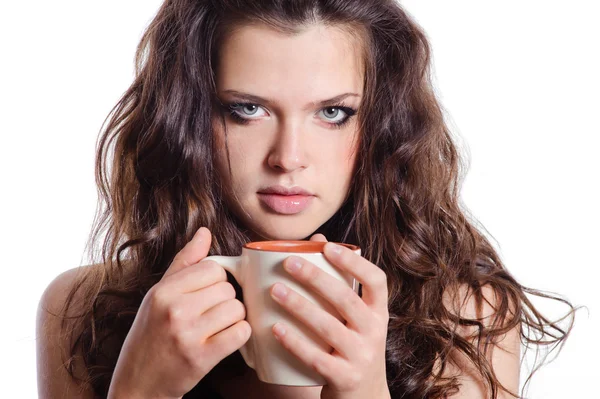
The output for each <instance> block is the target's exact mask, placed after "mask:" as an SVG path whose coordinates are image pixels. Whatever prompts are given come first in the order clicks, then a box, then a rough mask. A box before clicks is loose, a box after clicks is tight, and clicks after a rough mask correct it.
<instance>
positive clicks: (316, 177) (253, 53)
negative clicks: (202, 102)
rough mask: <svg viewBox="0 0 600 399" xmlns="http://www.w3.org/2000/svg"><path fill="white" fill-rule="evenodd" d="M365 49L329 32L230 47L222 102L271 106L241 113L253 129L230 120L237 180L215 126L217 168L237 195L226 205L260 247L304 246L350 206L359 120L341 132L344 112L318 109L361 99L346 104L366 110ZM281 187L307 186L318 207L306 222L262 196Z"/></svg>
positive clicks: (267, 37) (255, 37)
mask: <svg viewBox="0 0 600 399" xmlns="http://www.w3.org/2000/svg"><path fill="white" fill-rule="evenodd" d="M356 47H357V46H356V44H355V43H353V40H351V38H350V37H349V36H348V34H346V33H344V32H342V31H341V30H339V29H334V28H325V27H323V26H321V25H317V26H313V27H311V28H309V29H307V30H306V31H304V32H303V33H301V34H299V35H297V36H285V35H282V34H281V33H278V32H276V31H274V30H271V29H269V28H267V27H263V26H247V27H242V28H240V29H239V30H237V31H236V32H235V33H233V34H232V36H230V37H229V38H228V39H227V40H226V41H225V42H224V43H223V44H222V47H221V54H220V59H219V68H218V70H217V96H218V97H219V99H220V101H221V102H222V103H224V104H231V103H235V102H236V101H240V100H241V98H240V97H237V96H235V95H234V94H232V93H230V92H228V91H229V90H235V91H238V92H243V93H250V94H253V95H256V96H260V97H262V98H265V99H269V100H271V102H269V103H266V102H261V103H256V105H258V108H248V107H246V109H245V110H244V109H238V111H237V112H238V114H241V115H242V116H243V117H245V118H247V119H251V121H250V124H248V125H240V124H238V123H236V122H235V121H234V120H233V119H232V118H231V117H230V116H229V115H228V113H227V111H226V125H227V146H228V148H229V156H230V162H231V171H232V174H231V175H229V170H228V164H227V152H226V147H225V133H224V129H223V127H222V126H221V125H220V123H217V122H216V121H215V131H216V135H217V137H216V138H217V140H216V141H217V166H218V168H219V169H220V171H221V176H223V177H224V179H225V180H226V186H227V187H229V188H230V191H229V193H228V195H227V198H226V199H227V202H228V204H229V205H230V206H231V208H232V209H233V210H234V211H235V213H236V214H237V215H238V217H240V218H241V219H242V221H243V223H244V224H245V225H246V226H247V227H249V228H250V229H251V230H252V231H253V233H254V238H256V239H304V238H305V237H308V236H309V235H310V234H311V233H312V232H313V231H315V230H316V229H317V228H318V227H319V226H320V225H321V224H323V223H325V222H326V221H327V220H328V219H329V218H331V216H333V214H334V213H335V212H336V211H337V210H338V209H339V208H340V206H341V205H342V203H343V201H344V199H345V198H346V195H347V193H348V188H349V185H350V181H351V177H352V171H353V168H354V164H355V160H356V149H357V147H356V146H357V138H358V131H357V128H356V126H357V123H356V116H353V117H351V118H350V120H349V123H347V124H346V125H345V126H343V127H342V128H341V129H338V128H335V127H333V126H332V125H331V124H332V123H333V122H336V121H339V120H341V119H344V118H345V114H344V112H343V111H341V110H338V111H332V110H329V111H328V110H327V108H325V107H323V106H321V105H318V104H311V102H319V101H322V100H326V99H330V98H332V97H335V96H337V95H340V94H343V93H355V94H357V96H349V97H347V98H346V99H345V100H344V103H345V105H346V106H348V107H351V108H354V109H358V107H359V104H360V100H361V97H362V94H363V76H364V75H363V71H362V67H361V52H360V51H358V50H357V49H356ZM265 49H268V51H265ZM340 66H343V67H340ZM336 113H337V114H336ZM248 114H250V115H248ZM249 149H251V150H249ZM276 184H279V185H282V186H285V187H293V186H300V187H302V188H304V189H305V190H308V191H310V192H311V193H313V194H314V195H315V198H314V199H313V201H312V204H311V205H310V206H309V208H308V209H306V210H304V211H302V212H300V213H298V214H295V215H282V214H277V213H275V212H273V211H272V210H270V209H269V208H267V207H266V206H265V205H263V204H262V203H261V202H260V200H259V198H258V196H257V191H258V190H259V189H260V188H261V187H265V186H271V185H276Z"/></svg>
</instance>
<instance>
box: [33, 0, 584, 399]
mask: <svg viewBox="0 0 600 399" xmlns="http://www.w3.org/2000/svg"><path fill="white" fill-rule="evenodd" d="M429 61H430V49H429V45H428V43H427V40H426V38H425V36H424V34H423V32H422V31H421V30H420V29H419V28H418V26H417V25H416V24H415V23H414V22H413V21H412V20H411V19H410V18H409V16H407V14H406V13H405V12H404V11H403V10H402V9H401V8H400V6H399V5H398V4H397V3H395V2H393V1H381V0H376V1H375V0H344V1H339V0H320V1H317V0H315V1H300V0H298V1H283V0H264V1H259V2H257V1H253V0H245V1H244V0H236V1H229V0H222V1H217V0H201V1H186V0H177V1H173V0H166V1H165V3H164V4H163V6H162V7H161V9H160V11H159V12H158V14H157V15H156V17H155V19H154V20H153V21H152V23H151V24H150V26H149V28H148V30H147V31H146V32H145V35H144V36H143V38H142V41H141V43H140V45H139V48H138V52H137V74H136V79H135V81H134V82H133V84H132V85H131V87H130V88H129V89H128V90H127V92H126V93H125V95H124V96H123V98H122V99H121V101H120V102H119V103H118V104H117V106H116V107H115V109H113V112H112V113H111V114H112V117H111V119H110V121H109V124H108V126H107V128H106V130H105V131H104V134H103V136H102V138H101V142H100V146H99V152H98V156H97V182H98V185H99V187H100V189H101V193H102V197H103V200H104V201H106V205H107V207H106V209H105V210H104V212H103V213H101V215H100V216H101V217H100V219H98V220H97V224H96V226H95V230H94V232H93V234H92V236H91V238H90V243H91V244H92V245H96V244H97V243H98V241H99V240H98V236H99V234H100V232H101V231H103V229H104V228H106V233H107V234H106V237H105V239H104V243H103V247H102V249H103V250H102V259H101V260H100V261H99V262H98V263H96V262H93V263H95V264H93V265H91V266H87V267H85V268H80V269H73V270H70V271H68V272H65V273H63V274H62V275H60V276H59V277H57V278H56V279H55V280H54V281H53V282H52V283H51V284H50V286H49V287H48V288H47V289H46V291H45V293H44V296H43V297H42V300H41V302H40V312H39V316H38V317H39V319H38V331H39V334H40V335H39V336H40V339H39V341H38V342H39V345H38V364H39V391H40V396H41V397H59V396H60V397H90V398H91V397H107V396H108V397H112V398H181V397H184V398H210V397H214V398H242V397H243V398H336V399H355V398H356V399H364V398H369V399H371V398H372V399H377V398H444V397H452V398H484V397H486V398H487V397H493V398H509V397H517V396H518V395H519V392H518V390H519V385H520V381H519V372H520V359H521V355H522V354H521V352H520V347H521V343H523V344H529V343H536V344H544V345H549V346H550V348H555V347H556V346H558V345H560V344H561V343H563V342H564V340H565V339H566V337H567V336H568V333H569V331H570V329H571V327H572V324H573V316H574V309H573V307H572V306H571V305H570V303H568V302H567V301H565V300H563V299H560V298H556V297H550V296H547V295H546V294H543V293H540V292H538V291H535V290H533V289H530V288H527V287H524V286H522V285H520V284H519V283H518V282H517V281H516V280H515V278H514V277H513V276H511V274H510V273H509V272H508V271H507V270H506V268H505V267H504V266H503V264H502V262H501V261H500V258H499V256H498V255H497V253H496V252H495V251H494V249H493V248H492V246H491V245H490V243H489V242H488V241H487V240H486V238H485V237H484V236H483V235H482V234H481V233H480V232H479V231H478V230H477V229H476V228H475V227H474V225H473V223H472V221H470V220H469V219H468V218H467V216H466V214H465V211H463V210H462V208H461V206H460V202H459V183H460V181H459V180H460V175H459V172H460V166H461V163H460V158H459V154H458V153H457V150H456V148H455V146H454V144H453V141H452V139H451V136H450V134H449V132H448V129H447V127H446V126H445V124H444V120H443V117H442V113H441V111H440V107H439V105H438V103H437V100H436V98H435V96H434V94H433V91H432V87H431V83H430V81H429ZM109 155H110V156H112V158H111V159H110V160H108V159H107V156H109ZM109 166H112V168H111V170H110V173H109V168H108V167H109ZM275 239H312V240H329V241H336V242H348V243H353V244H357V245H359V246H360V247H361V249H362V254H363V257H360V256H353V254H351V253H349V252H348V251H342V252H341V253H339V254H338V253H336V252H335V251H334V249H335V246H333V245H331V244H328V245H326V250H325V255H326V257H327V258H328V259H330V261H331V262H332V263H333V264H334V265H336V266H337V267H339V268H340V269H342V270H345V271H347V272H349V273H351V274H352V275H354V276H355V277H356V278H357V279H358V280H359V281H360V282H361V284H362V290H361V292H360V293H359V295H357V294H356V293H354V292H353V291H352V290H349V289H343V288H344V287H342V286H340V285H336V284H335V282H333V280H331V279H328V278H327V276H326V275H324V274H323V273H318V270H315V268H314V266H312V265H311V264H310V263H307V262H301V264H300V266H301V268H300V270H299V271H297V272H290V273H291V274H292V276H294V278H296V279H298V280H299V281H301V282H302V283H303V284H305V285H306V286H307V287H309V288H310V289H312V290H314V291H315V292H317V293H319V294H320V295H323V296H324V297H325V298H326V299H327V300H328V301H330V302H331V303H332V304H333V305H334V306H336V308H338V309H339V310H340V311H341V313H342V314H346V315H347V317H346V318H347V320H346V323H345V324H342V323H340V322H338V321H337V320H335V321H333V320H331V318H327V317H326V315H325V314H324V312H319V311H317V310H315V309H314V308H311V307H310V304H307V303H306V300H305V299H304V298H302V297H301V296H299V295H298V294H297V293H295V292H293V291H290V290H287V295H284V296H283V297H282V298H283V299H278V300H277V301H278V302H279V303H280V304H281V306H282V307H283V308H284V309H286V311H288V312H291V313H292V314H293V315H294V316H295V317H297V318H298V319H299V320H300V321H301V322H303V323H305V324H306V325H307V326H308V327H310V328H312V329H314V330H315V331H317V332H318V333H319V334H320V335H321V336H322V337H324V338H327V339H328V340H330V341H331V343H332V347H333V348H334V350H333V352H332V353H324V352H322V351H320V350H319V349H318V348H315V347H313V346H311V345H310V344H309V343H308V342H306V341H303V340H302V339H300V338H299V337H298V336H297V335H296V334H295V332H294V330H293V329H292V328H287V329H286V332H285V333H283V334H282V333H278V330H277V329H276V328H274V329H273V334H275V335H276V337H277V338H278V339H279V341H280V342H281V344H282V345H283V346H284V347H285V348H286V349H287V350H289V351H290V352H291V353H292V354H293V355H295V356H297V357H298V358H299V359H300V360H301V361H303V362H305V363H306V364H308V365H309V366H310V367H314V368H315V370H316V371H317V372H319V373H320V374H322V375H323V376H324V377H325V379H326V381H327V384H326V385H324V386H323V387H321V386H317V387H287V386H277V385H271V384H266V383H263V382H261V381H259V380H258V379H257V377H256V374H255V373H254V370H252V369H250V368H248V367H247V366H246V365H245V364H244V362H243V360H242V358H241V356H240V354H239V351H238V349H239V348H240V347H241V346H242V345H243V344H244V343H245V342H246V341H247V340H248V338H249V336H250V334H251V328H250V326H249V324H248V323H247V322H246V321H245V320H244V318H245V308H244V306H243V303H242V300H243V297H242V292H241V290H240V287H239V286H238V285H237V284H236V282H235V281H234V280H233V279H232V278H231V276H230V275H228V274H227V273H226V272H225V271H224V269H223V268H222V267H221V266H220V265H218V264H216V263H214V262H207V263H203V264H201V265H200V264H198V263H199V261H200V260H202V259H203V258H204V257H206V256H207V255H209V254H211V255H212V254H222V255H237V254H239V252H240V249H241V247H242V245H243V244H244V243H246V242H248V241H255V240H275ZM293 261H294V259H288V260H287V261H286V266H291V265H292V264H294V262H293ZM80 271H81V273H79V272H80ZM276 291H277V290H276V289H275V287H272V288H271V290H270V293H271V295H273V297H274V298H275V294H276ZM526 293H529V294H534V295H540V296H545V297H549V298H553V299H556V300H560V301H563V302H565V303H567V304H568V305H569V306H571V312H569V314H568V315H567V316H570V317H571V318H570V319H569V323H568V325H567V327H566V328H562V327H561V326H560V325H558V324H556V323H555V322H552V321H549V320H547V319H546V318H544V316H542V315H541V314H540V313H539V312H538V311H537V310H536V309H535V307H534V306H533V305H532V304H531V302H530V301H529V299H528V297H527V296H526ZM303 304H304V305H307V306H302V305H303ZM299 305H300V306H299ZM298 309H306V310H305V311H304V312H301V311H299V310H298ZM57 336H58V337H59V338H57Z"/></svg>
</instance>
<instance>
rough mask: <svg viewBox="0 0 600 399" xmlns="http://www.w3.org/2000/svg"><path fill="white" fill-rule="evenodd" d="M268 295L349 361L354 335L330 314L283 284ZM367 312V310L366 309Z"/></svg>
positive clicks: (354, 345)
mask: <svg viewBox="0 0 600 399" xmlns="http://www.w3.org/2000/svg"><path fill="white" fill-rule="evenodd" d="M270 293H271V297H272V298H273V299H274V300H275V301H276V302H277V303H279V304H280V305H281V306H282V307H283V308H284V309H285V310H287V312H288V313H290V314H291V315H292V316H294V317H295V318H296V319H298V320H300V321H301V322H302V323H303V324H305V325H306V326H307V327H308V328H310V329H311V330H313V331H314V332H315V333H316V334H317V335H318V336H319V337H321V338H322V339H323V341H325V342H327V343H328V344H329V345H330V346H331V347H333V348H335V349H336V350H337V351H338V352H340V353H341V354H342V356H344V357H345V358H346V359H349V358H350V355H351V354H352V352H353V351H356V344H355V341H354V340H352V336H351V335H352V334H356V333H355V332H353V331H351V330H349V329H348V327H346V326H345V325H344V324H342V322H340V321H339V320H338V319H336V318H335V317H334V316H332V315H331V314H330V313H328V312H326V311H325V310H323V309H322V308H320V307H318V306H317V305H315V304H314V303H313V302H311V301H309V300H308V299H306V298H305V297H303V296H302V295H300V294H299V293H297V292H296V291H294V290H293V289H290V288H289V287H287V286H285V285H284V284H281V283H277V284H275V285H273V287H272V289H271V290H270ZM276 293H279V295H277V294H276ZM363 305H364V304H363ZM365 307H366V306H365ZM367 310H369V309H368V308H367Z"/></svg>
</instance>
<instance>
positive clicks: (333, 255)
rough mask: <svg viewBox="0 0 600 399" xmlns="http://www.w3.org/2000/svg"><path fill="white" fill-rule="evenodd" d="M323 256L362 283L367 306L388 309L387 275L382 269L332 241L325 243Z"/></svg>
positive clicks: (363, 296) (363, 297) (377, 309)
mask: <svg viewBox="0 0 600 399" xmlns="http://www.w3.org/2000/svg"><path fill="white" fill-rule="evenodd" d="M324 253H325V257H326V258H327V259H328V260H329V261H330V262H331V264H332V265H334V266H335V267H337V268H339V269H341V270H343V271H345V272H347V273H349V274H350V275H352V276H353V277H354V278H355V279H357V280H358V281H359V282H360V283H361V284H362V299H363V301H364V302H365V303H366V304H367V306H369V307H373V309H374V310H376V311H378V312H380V314H385V313H387V311H388V308H387V307H388V303H387V301H388V287H387V276H386V274H385V272H384V271H383V270H381V269H380V268H379V267H377V266H375V265H374V264H373V263H371V262H369V261H368V260H366V259H365V258H363V257H362V256H360V255H358V254H357V253H355V252H353V251H352V250H351V249H349V248H346V247H344V246H341V245H336V244H334V243H327V244H325V248H324Z"/></svg>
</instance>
